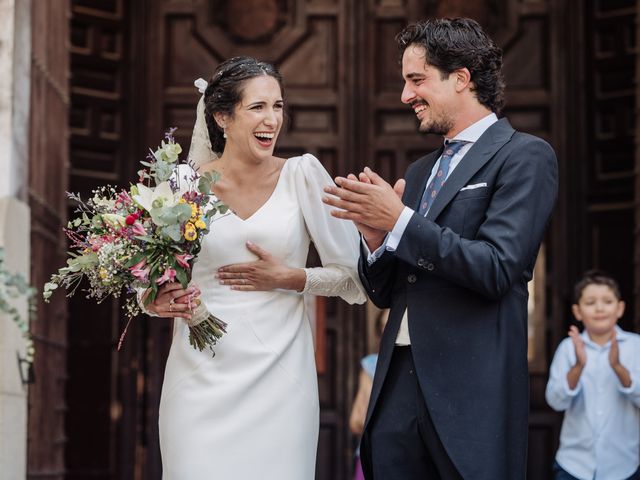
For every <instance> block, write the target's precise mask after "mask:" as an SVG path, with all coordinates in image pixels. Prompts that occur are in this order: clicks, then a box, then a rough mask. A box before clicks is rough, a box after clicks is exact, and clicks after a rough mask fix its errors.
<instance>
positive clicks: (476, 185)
mask: <svg viewBox="0 0 640 480" xmlns="http://www.w3.org/2000/svg"><path fill="white" fill-rule="evenodd" d="M486 186H487V182H482V183H474V184H473V185H467V186H466V187H462V188H461V189H460V191H463V190H474V189H476V188H482V187H486Z"/></svg>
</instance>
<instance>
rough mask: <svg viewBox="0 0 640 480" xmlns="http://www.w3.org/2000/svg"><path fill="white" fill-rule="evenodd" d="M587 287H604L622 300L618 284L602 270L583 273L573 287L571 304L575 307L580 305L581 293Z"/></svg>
mask: <svg viewBox="0 0 640 480" xmlns="http://www.w3.org/2000/svg"><path fill="white" fill-rule="evenodd" d="M589 285H606V286H607V287H609V288H610V289H611V290H612V291H613V294H614V295H615V296H616V298H617V299H618V300H622V295H620V287H619V286H618V282H616V280H615V279H614V278H613V277H612V276H611V275H609V274H608V273H606V272H603V271H602V270H589V271H587V272H585V273H584V275H583V276H582V278H581V279H580V280H578V282H577V283H576V284H575V286H574V287H573V303H575V304H576V305H577V304H578V303H580V298H581V297H582V292H583V291H584V289H585V288H587V287H588V286H589Z"/></svg>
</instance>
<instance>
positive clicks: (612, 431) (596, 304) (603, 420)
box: [546, 271, 640, 480]
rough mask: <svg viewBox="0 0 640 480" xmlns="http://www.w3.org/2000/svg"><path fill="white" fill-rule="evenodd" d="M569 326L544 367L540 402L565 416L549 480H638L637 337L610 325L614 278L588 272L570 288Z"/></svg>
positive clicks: (617, 304) (616, 292) (616, 310)
mask: <svg viewBox="0 0 640 480" xmlns="http://www.w3.org/2000/svg"><path fill="white" fill-rule="evenodd" d="M574 301H575V303H574V305H573V307H572V311H573V315H574V316H575V318H576V320H578V321H579V322H582V324H583V325H584V332H582V333H580V332H579V331H578V329H577V328H576V327H575V326H571V328H570V329H569V338H565V339H564V340H563V341H562V342H561V343H560V345H559V346H558V350H557V351H556V354H555V356H554V358H553V362H552V363H551V369H550V373H549V383H548V384H547V391H546V399H547V403H548V404H549V405H550V406H551V407H552V408H553V409H554V410H557V411H564V412H565V413H564V421H563V422H562V431H561V433H560V448H558V452H557V454H556V461H555V464H554V471H555V474H556V476H555V478H556V480H571V479H580V480H582V479H584V480H587V479H589V480H591V479H596V480H600V479H602V480H624V479H634V480H635V479H640V470H638V465H639V464H640V335H637V334H635V333H629V332H625V331H624V330H622V329H621V328H620V327H618V326H617V325H616V323H617V322H618V319H619V318H620V317H622V314H623V313H624V302H623V301H622V300H621V298H620V289H619V287H618V284H617V283H616V281H615V280H614V279H613V278H611V277H610V276H608V275H606V274H604V273H603V272H598V271H591V272H587V273H586V274H585V276H584V277H583V278H582V279H581V280H580V281H579V282H578V283H577V284H576V286H575V290H574Z"/></svg>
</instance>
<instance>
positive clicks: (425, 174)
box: [402, 147, 443, 211]
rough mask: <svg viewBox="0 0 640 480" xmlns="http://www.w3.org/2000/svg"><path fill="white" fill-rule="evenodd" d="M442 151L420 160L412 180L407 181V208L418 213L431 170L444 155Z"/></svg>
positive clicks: (405, 200) (405, 198) (404, 200)
mask: <svg viewBox="0 0 640 480" xmlns="http://www.w3.org/2000/svg"><path fill="white" fill-rule="evenodd" d="M442 150H443V149H442V147H440V148H439V149H438V150H436V151H434V152H431V153H430V154H429V155H427V156H426V157H423V158H422V159H420V160H419V163H418V164H417V165H416V171H415V173H414V174H413V175H411V178H408V179H406V180H407V189H406V190H405V192H404V197H403V199H402V200H403V203H404V204H405V205H406V206H407V207H409V208H411V209H413V210H416V211H417V210H418V206H419V205H420V200H421V199H422V194H423V193H424V189H425V188H426V184H427V180H428V179H429V175H431V170H432V169H433V166H434V165H435V163H436V160H438V158H440V155H442Z"/></svg>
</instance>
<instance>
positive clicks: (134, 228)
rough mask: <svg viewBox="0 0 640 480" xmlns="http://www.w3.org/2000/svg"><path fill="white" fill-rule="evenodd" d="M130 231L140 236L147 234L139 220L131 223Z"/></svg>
mask: <svg viewBox="0 0 640 480" xmlns="http://www.w3.org/2000/svg"><path fill="white" fill-rule="evenodd" d="M131 232H132V233H133V234H134V235H140V236H142V235H146V234H147V231H146V230H145V229H144V226H143V225H142V223H140V222H135V223H134V224H133V225H131Z"/></svg>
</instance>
